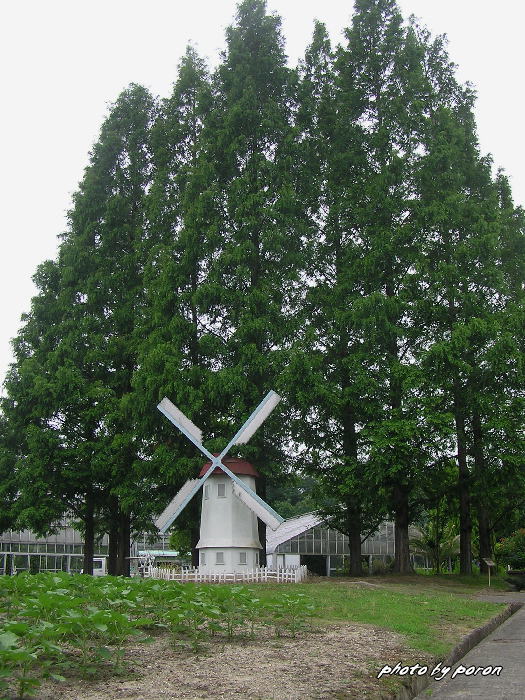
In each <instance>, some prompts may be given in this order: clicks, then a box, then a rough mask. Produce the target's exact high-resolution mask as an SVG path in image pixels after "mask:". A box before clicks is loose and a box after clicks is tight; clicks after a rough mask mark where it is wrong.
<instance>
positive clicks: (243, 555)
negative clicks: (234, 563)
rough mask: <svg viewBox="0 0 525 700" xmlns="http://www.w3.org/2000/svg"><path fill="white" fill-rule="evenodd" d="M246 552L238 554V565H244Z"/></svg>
mask: <svg viewBox="0 0 525 700" xmlns="http://www.w3.org/2000/svg"><path fill="white" fill-rule="evenodd" d="M246 563H247V561H246V552H239V564H246Z"/></svg>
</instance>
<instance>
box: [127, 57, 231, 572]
mask: <svg viewBox="0 0 525 700" xmlns="http://www.w3.org/2000/svg"><path fill="white" fill-rule="evenodd" d="M210 107H211V86H210V82H209V77H208V74H207V71H206V67H205V64H204V62H203V61H202V59H200V58H199V57H198V55H197V54H196V52H195V51H194V49H192V48H191V47H190V48H188V50H187V52H186V55H185V56H184V58H183V59H182V61H181V64H180V66H179V72H178V79H177V82H176V83H175V85H174V89H173V94H172V96H171V97H170V98H169V99H168V100H165V101H164V102H163V104H162V107H161V109H160V113H159V116H158V118H157V120H156V123H155V125H154V127H153V130H152V138H151V140H152V150H153V176H152V185H151V189H150V191H149V194H148V197H147V200H146V210H147V214H148V237H149V239H150V240H151V242H152V244H151V246H150V252H149V257H148V260H147V264H146V268H145V276H144V283H145V288H146V304H145V306H144V309H143V313H142V315H141V320H140V335H141V337H142V342H141V344H140V362H139V365H140V366H139V368H138V369H137V371H136V372H135V376H134V386H135V387H136V390H137V393H138V400H137V402H136V404H135V421H136V426H137V430H138V431H139V433H140V434H141V435H142V437H143V445H142V451H143V454H144V455H145V456H147V470H148V476H149V478H152V477H153V476H154V475H155V480H156V483H157V490H158V492H159V500H160V504H159V508H158V509H159V510H162V507H163V505H165V504H166V503H167V502H168V501H169V500H170V499H171V497H173V495H174V494H175V493H176V492H177V490H178V489H179V488H180V486H181V485H182V483H184V481H186V479H188V478H190V477H192V478H193V477H194V476H195V474H196V472H198V468H199V467H200V466H201V462H202V458H199V457H198V456H197V455H196V454H195V448H194V447H193V446H192V445H189V444H188V441H187V440H186V439H185V438H183V437H181V436H179V435H178V434H177V431H174V429H173V427H172V426H171V425H167V424H166V421H165V419H163V418H162V416H159V415H158V412H157V411H155V406H156V404H157V403H158V401H159V400H160V399H161V398H162V397H163V396H169V397H172V398H173V400H174V401H175V402H176V404H177V405H178V406H180V408H181V409H182V410H183V411H184V412H185V413H186V414H187V415H188V416H191V417H192V419H193V420H195V421H196V422H197V423H198V424H199V426H200V427H201V428H202V429H203V431H204V434H205V435H207V436H208V437H209V436H210V435H213V431H214V429H215V428H216V416H217V401H216V398H215V396H214V391H213V381H212V380H213V374H212V368H213V367H214V364H215V363H216V362H217V361H218V358H219V357H220V352H221V345H222V341H221V339H220V338H218V337H217V335H216V334H215V333H214V331H213V329H210V328H208V326H207V323H206V313H205V312H204V311H202V310H201V309H200V307H199V295H202V294H203V293H204V291H205V289H206V283H207V282H206V277H207V268H208V261H207V255H206V245H207V244H206V240H205V237H204V235H203V231H204V230H206V227H207V226H208V225H209V220H210V219H211V218H212V217H213V200H212V198H211V196H210V193H209V192H208V191H207V187H208V186H209V180H210V170H211V166H210V164H209V163H208V161H207V159H206V153H205V150H204V148H203V139H202V129H203V124H204V122H205V119H206V116H207V114H208V113H209V110H210ZM174 452H175V455H176V459H174ZM145 466H146V465H145ZM188 514H189V516H190V517H189V521H188V526H189V527H190V529H191V530H192V543H193V547H194V548H195V545H196V543H197V538H198V513H197V508H196V505H195V504H193V503H192V505H191V506H190V508H188V509H187V511H185V512H184V515H183V517H184V518H188ZM179 525H180V523H179ZM194 555H195V551H194ZM194 563H197V562H194Z"/></svg>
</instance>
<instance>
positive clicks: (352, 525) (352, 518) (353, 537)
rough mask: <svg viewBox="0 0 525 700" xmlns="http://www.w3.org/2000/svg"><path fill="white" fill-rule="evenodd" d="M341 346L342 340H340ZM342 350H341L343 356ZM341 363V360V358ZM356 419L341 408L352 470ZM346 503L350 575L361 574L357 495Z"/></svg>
mask: <svg viewBox="0 0 525 700" xmlns="http://www.w3.org/2000/svg"><path fill="white" fill-rule="evenodd" d="M341 346H343V341H342V340H341ZM343 354H344V351H343V350H342V351H341V356H343ZM341 363H342V360H341ZM341 386H342V388H343V392H345V391H346V390H347V389H348V387H349V381H348V375H347V372H346V369H344V368H342V379H341ZM355 424H356V419H355V414H354V411H353V410H352V408H351V406H350V405H348V404H347V405H346V406H344V408H343V415H342V427H343V458H344V459H345V460H348V461H351V462H353V463H354V470H356V471H357V469H358V464H359V463H358V454H357V433H356V428H355ZM345 505H346V522H347V526H346V531H347V534H348V546H349V549H350V575H351V576H363V564H362V562H361V530H362V529H363V527H362V518H361V514H362V512H361V506H360V503H359V499H358V497H356V496H355V495H354V494H347V495H346V498H345Z"/></svg>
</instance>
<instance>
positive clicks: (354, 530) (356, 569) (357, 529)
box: [346, 499, 363, 576]
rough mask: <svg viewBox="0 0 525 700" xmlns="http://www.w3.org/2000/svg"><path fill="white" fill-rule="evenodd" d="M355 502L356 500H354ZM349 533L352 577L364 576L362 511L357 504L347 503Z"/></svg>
mask: <svg viewBox="0 0 525 700" xmlns="http://www.w3.org/2000/svg"><path fill="white" fill-rule="evenodd" d="M352 500H353V501H354V499H352ZM346 507H347V518H346V520H347V532H348V547H349V549H350V576H363V564H362V562H361V529H362V527H361V511H360V509H359V506H358V504H357V503H355V502H352V503H349V502H347V504H346Z"/></svg>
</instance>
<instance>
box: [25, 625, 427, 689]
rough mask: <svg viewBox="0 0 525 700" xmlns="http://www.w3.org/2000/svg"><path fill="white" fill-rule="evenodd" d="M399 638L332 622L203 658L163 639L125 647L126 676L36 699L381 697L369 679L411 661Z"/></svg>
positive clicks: (222, 648) (225, 646)
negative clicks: (385, 668) (393, 664)
mask: <svg viewBox="0 0 525 700" xmlns="http://www.w3.org/2000/svg"><path fill="white" fill-rule="evenodd" d="M413 654H414V652H408V654H407V652H406V649H405V647H404V646H403V644H402V642H401V640H400V638H399V637H398V635H396V634H394V633H393V632H388V631H386V630H380V629H376V628H374V627H371V626H367V625H359V626H358V625H349V624H345V625H333V626H330V627H329V628H328V629H323V630H318V631H315V632H309V633H307V634H301V636H300V637H298V638H297V639H290V638H275V637H269V638H267V639H263V640H255V641H249V640H244V641H236V642H233V643H224V642H221V641H218V642H214V643H213V645H212V646H211V645H210V646H209V647H208V650H207V653H206V654H205V655H194V654H193V653H188V652H185V651H184V652H183V651H179V650H177V649H173V647H172V646H171V645H170V643H169V639H168V637H167V636H162V637H160V638H157V639H155V640H154V641H153V642H152V643H150V644H140V645H135V646H132V647H129V649H128V650H127V653H126V658H127V660H128V662H129V663H130V665H131V668H132V672H131V673H128V674H126V676H125V677H122V678H120V679H119V678H115V677H110V678H108V679H106V680H103V681H98V682H97V681H84V680H79V679H76V680H73V679H68V680H67V681H66V682H63V683H60V684H59V683H55V682H48V683H45V684H44V685H43V686H42V688H41V691H40V693H39V694H38V698H39V700H131V699H133V700H157V699H158V698H192V699H194V700H197V699H201V700H208V699H211V698H247V699H258V700H295V699H297V700H299V699H301V700H305V699H308V698H311V699H314V698H317V699H319V700H321V699H322V700H328V699H329V698H334V699H335V698H337V699H338V700H342V699H343V698H360V699H363V700H365V699H366V698H370V699H372V698H374V699H378V698H388V697H392V696H391V695H390V693H389V692H388V691H386V690H385V686H384V685H383V684H382V683H380V682H379V681H377V680H376V678H375V676H376V673H377V670H378V669H379V668H381V666H382V665H383V664H384V663H386V661H385V659H391V660H394V661H398V660H401V659H402V658H403V657H404V658H405V659H406V658H407V657H408V656H411V657H413Z"/></svg>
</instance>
